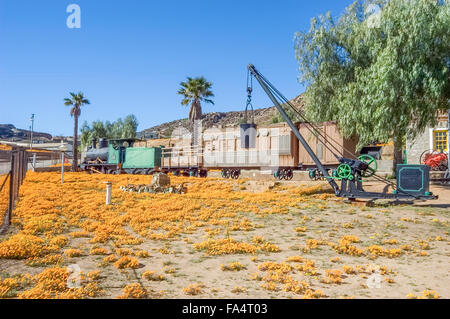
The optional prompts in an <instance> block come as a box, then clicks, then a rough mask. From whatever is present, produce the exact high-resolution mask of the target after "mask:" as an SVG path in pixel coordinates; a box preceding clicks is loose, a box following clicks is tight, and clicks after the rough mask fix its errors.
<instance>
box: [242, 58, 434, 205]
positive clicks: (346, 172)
mask: <svg viewBox="0 0 450 319" xmlns="http://www.w3.org/2000/svg"><path fill="white" fill-rule="evenodd" d="M248 74H249V75H250V76H253V77H254V78H255V79H256V80H257V81H258V83H259V84H260V85H261V87H262V89H263V90H264V92H265V93H266V94H267V96H268V97H269V98H270V100H271V101H272V102H273V103H274V105H275V107H276V108H277V110H278V111H279V112H280V114H281V116H282V117H283V118H284V120H285V121H286V122H287V123H288V125H289V127H290V128H291V130H292V131H293V133H294V135H295V136H296V137H297V139H298V140H299V141H300V143H301V144H302V145H303V147H304V148H305V150H306V151H307V152H308V154H309V156H311V158H312V159H313V161H314V162H315V164H316V166H317V174H318V175H320V176H321V177H323V178H324V179H326V180H327V181H328V183H329V184H330V185H331V187H332V188H333V190H334V192H335V194H336V196H338V197H344V198H348V199H350V200H354V199H356V198H368V199H396V200H398V199H411V200H414V199H421V200H429V199H436V198H437V196H436V195H433V194H432V193H431V192H429V167H428V166H426V165H398V166H397V185H395V184H394V183H392V182H391V181H389V180H387V179H385V178H383V177H381V176H377V175H376V174H375V172H376V169H377V167H376V160H375V159H374V158H373V157H372V156H370V155H367V154H364V155H361V156H359V157H356V156H353V158H347V157H342V156H338V155H336V154H335V150H336V146H335V145H334V144H335V143H334V141H331V142H330V141H328V140H327V138H326V137H325V136H324V135H323V134H322V133H321V132H320V131H319V130H317V129H316V128H315V127H314V124H312V123H310V122H309V121H308V120H307V119H306V118H305V116H304V114H303V113H302V112H300V111H299V110H297V109H296V108H295V107H294V106H292V104H291V103H290V102H289V100H288V99H286V98H285V97H284V96H283V95H282V94H281V93H280V92H279V91H278V90H277V89H276V88H275V87H274V86H273V85H272V84H271V83H270V82H269V81H268V80H267V79H266V78H265V77H264V76H263V75H262V74H261V73H260V72H259V71H258V70H257V69H256V68H255V67H254V66H253V65H252V64H250V65H248ZM250 83H251V81H250ZM248 92H250V93H249V94H251V92H252V88H250V89H249V90H248ZM282 105H285V106H288V107H290V108H292V110H293V111H295V112H296V113H297V114H298V115H299V116H300V117H301V118H302V120H303V121H304V122H305V123H307V124H308V127H309V129H310V130H311V131H313V132H314V133H315V134H317V136H318V137H319V138H322V143H323V145H324V146H325V147H327V148H328V149H329V150H330V151H331V152H332V153H333V154H334V156H335V157H336V158H337V160H338V161H339V163H340V165H339V166H338V167H337V169H336V170H333V171H332V172H331V174H330V172H329V171H328V169H327V168H325V167H324V165H322V163H321V161H320V160H319V158H318V157H317V156H316V154H315V153H314V152H313V151H312V149H311V147H310V146H309V145H308V143H307V142H306V140H305V139H304V138H303V136H302V135H301V134H300V132H299V130H298V129H297V127H296V126H295V124H294V123H293V122H292V120H291V119H290V118H289V116H288V115H287V113H286V111H285V110H284V108H283V107H282ZM333 148H334V150H333ZM310 174H315V173H310ZM367 177H373V178H375V179H376V180H378V181H381V182H383V183H385V184H387V186H389V185H390V186H392V187H393V188H394V191H393V192H392V193H387V189H388V187H385V189H384V192H382V193H378V192H367V191H365V190H364V189H363V185H362V183H363V178H367ZM337 181H340V184H341V185H340V186H339V185H338V183H337Z"/></svg>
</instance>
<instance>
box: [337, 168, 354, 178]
mask: <svg viewBox="0 0 450 319" xmlns="http://www.w3.org/2000/svg"><path fill="white" fill-rule="evenodd" d="M336 176H337V177H338V178H341V179H349V180H352V179H353V175H352V168H351V167H350V165H348V164H340V165H339V166H338V168H337V170H336Z"/></svg>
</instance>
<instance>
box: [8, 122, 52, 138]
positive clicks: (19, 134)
mask: <svg viewBox="0 0 450 319" xmlns="http://www.w3.org/2000/svg"><path fill="white" fill-rule="evenodd" d="M29 138H30V131H29V130H22V129H18V128H16V127H15V126H14V125H12V124H0V140H8V141H12V142H17V141H22V140H27V139H29ZM34 139H43V140H51V139H52V136H51V135H50V134H48V133H41V132H33V140H34Z"/></svg>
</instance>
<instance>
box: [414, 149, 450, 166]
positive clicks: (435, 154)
mask: <svg viewBox="0 0 450 319" xmlns="http://www.w3.org/2000/svg"><path fill="white" fill-rule="evenodd" d="M420 162H421V163H423V164H425V165H428V166H430V167H431V169H432V170H433V171H445V170H447V168H448V155H447V154H446V153H444V152H439V151H433V150H429V151H425V152H423V153H422V155H421V156H420Z"/></svg>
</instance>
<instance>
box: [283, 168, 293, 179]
mask: <svg viewBox="0 0 450 319" xmlns="http://www.w3.org/2000/svg"><path fill="white" fill-rule="evenodd" d="M285 172H286V173H285V175H284V179H285V180H287V181H290V180H291V179H292V178H293V177H294V173H293V172H292V170H291V169H286V171H285Z"/></svg>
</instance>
